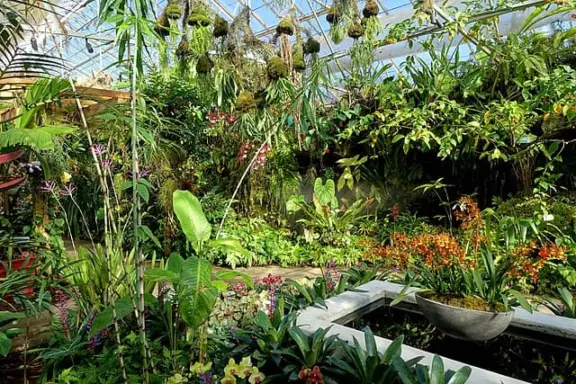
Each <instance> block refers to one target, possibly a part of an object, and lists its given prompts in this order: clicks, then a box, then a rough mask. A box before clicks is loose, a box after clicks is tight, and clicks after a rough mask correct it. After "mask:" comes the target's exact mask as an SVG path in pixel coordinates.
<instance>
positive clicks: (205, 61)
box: [196, 54, 214, 74]
mask: <svg viewBox="0 0 576 384" xmlns="http://www.w3.org/2000/svg"><path fill="white" fill-rule="evenodd" d="M212 68H214V63H213V62H212V60H211V59H210V56H208V55H207V54H206V55H202V56H200V58H199V59H198V62H197V63H196V72H198V73H203V74H206V73H210V71H211V70H212Z"/></svg>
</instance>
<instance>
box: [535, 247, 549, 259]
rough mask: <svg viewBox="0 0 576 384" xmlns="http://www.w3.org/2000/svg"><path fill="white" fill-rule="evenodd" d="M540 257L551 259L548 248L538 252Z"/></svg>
mask: <svg viewBox="0 0 576 384" xmlns="http://www.w3.org/2000/svg"><path fill="white" fill-rule="evenodd" d="M538 256H540V257H541V258H542V259H547V258H549V257H550V251H549V250H547V249H546V248H542V249H541V250H540V252H538Z"/></svg>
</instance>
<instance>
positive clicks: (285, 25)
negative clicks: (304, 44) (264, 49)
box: [276, 17, 294, 36]
mask: <svg viewBox="0 0 576 384" xmlns="http://www.w3.org/2000/svg"><path fill="white" fill-rule="evenodd" d="M276 32H278V33H279V34H280V35H282V34H284V35H288V36H292V35H293V34H294V25H293V24H292V20H290V19H289V18H287V17H285V18H283V19H282V20H280V22H279V23H278V26H277V27H276Z"/></svg>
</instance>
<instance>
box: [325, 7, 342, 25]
mask: <svg viewBox="0 0 576 384" xmlns="http://www.w3.org/2000/svg"><path fill="white" fill-rule="evenodd" d="M338 20H340V14H339V13H338V11H337V10H336V7H330V9H328V13H327V14H326V21H327V22H329V23H330V24H336V23H337V22H338Z"/></svg>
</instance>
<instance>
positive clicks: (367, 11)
mask: <svg viewBox="0 0 576 384" xmlns="http://www.w3.org/2000/svg"><path fill="white" fill-rule="evenodd" d="M378 13H380V7H378V3H377V2H376V0H368V1H367V2H366V6H365V7H364V9H363V10H362V14H363V15H364V17H374V16H378Z"/></svg>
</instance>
